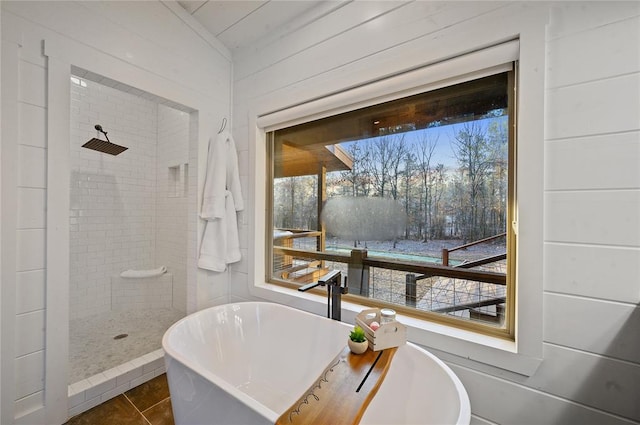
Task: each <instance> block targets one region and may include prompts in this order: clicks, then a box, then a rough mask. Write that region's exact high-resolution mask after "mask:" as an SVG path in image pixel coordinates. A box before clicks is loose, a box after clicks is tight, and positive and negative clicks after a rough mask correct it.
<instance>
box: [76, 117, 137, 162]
mask: <svg viewBox="0 0 640 425" xmlns="http://www.w3.org/2000/svg"><path fill="white" fill-rule="evenodd" d="M93 128H95V129H96V130H98V131H99V132H100V133H102V134H104V137H106V138H107V141H106V142H105V141H104V140H100V139H97V138H95V137H94V138H93V139H91V140H89V141H88V142H87V143H85V144H84V145H82V147H83V148H87V149H92V150H94V151H98V152H102V153H108V154H109V155H113V156H115V155H119V154H121V153H122V152H124V151H126V150H127V149H129V148H125V147H124V146H120V145H116V144H115V143H111V141H109V137H108V136H107V132H106V131H104V130H103V129H102V126H101V125H100V124H96V125H95V126H94V127H93Z"/></svg>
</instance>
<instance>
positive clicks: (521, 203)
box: [236, 13, 546, 376]
mask: <svg viewBox="0 0 640 425" xmlns="http://www.w3.org/2000/svg"><path fill="white" fill-rule="evenodd" d="M544 22H546V15H545V14H544V13H542V14H540V15H539V16H537V18H536V19H533V20H529V19H527V20H526V21H522V22H520V21H518V22H515V21H514V22H513V25H510V28H511V27H517V28H519V30H518V32H517V33H516V34H517V35H516V37H515V38H513V39H512V41H511V42H507V43H503V44H498V45H495V46H493V47H490V48H486V49H482V50H478V51H474V50H473V48H470V47H467V50H466V51H472V53H467V54H462V55H460V56H457V57H453V58H451V59H447V60H437V59H432V60H430V61H427V65H426V66H425V67H424V68H417V67H416V66H415V65H413V66H409V68H404V69H405V70H406V69H409V71H403V72H400V73H398V74H397V75H395V76H393V77H390V78H382V79H381V80H378V81H374V82H373V83H370V84H366V85H364V86H360V85H358V86H356V87H355V88H351V89H349V88H348V87H349V86H348V85H347V86H343V88H340V82H336V83H335V84H334V83H332V84H331V85H330V86H329V87H323V88H322V89H319V88H318V87H317V86H316V87H314V88H313V89H311V88H310V89H309V90H307V92H309V94H307V95H306V96H307V97H306V98H307V99H309V100H308V101H306V102H301V103H300V102H299V101H296V99H299V98H300V97H299V95H300V93H299V92H298V91H297V90H292V93H290V94H289V93H288V92H287V91H285V92H284V93H283V94H282V96H279V97H277V98H276V97H273V96H272V97H269V98H268V99H266V98H265V99H262V100H260V101H257V102H254V103H252V105H250V110H249V127H248V132H249V140H250V141H251V145H250V146H254V147H253V148H251V149H250V152H249V153H250V157H249V164H250V169H251V173H250V177H251V178H252V181H253V183H252V185H253V187H252V193H251V195H250V197H251V199H252V200H253V202H254V203H255V211H253V212H251V213H250V216H249V217H247V219H248V224H249V232H250V234H254V235H256V238H255V240H254V241H253V243H251V244H250V246H249V250H248V263H249V286H248V288H247V292H246V293H245V294H246V295H244V296H243V295H242V292H240V293H239V295H238V294H236V296H240V297H241V298H242V297H249V298H253V299H263V300H268V301H272V302H277V303H283V304H288V305H292V306H295V307H296V308H300V309H303V310H306V311H309V312H312V313H316V314H319V315H324V314H325V313H326V304H325V303H326V300H325V299H323V298H321V297H319V296H317V295H312V294H308V293H300V292H297V291H295V290H291V289H289V288H283V287H281V286H278V285H273V284H269V283H268V282H266V281H265V278H264V277H265V269H264V258H265V255H266V252H265V249H266V246H267V244H266V241H265V238H264V237H263V236H264V235H266V234H267V230H266V227H265V220H264V216H265V213H266V197H265V193H266V186H265V176H266V156H267V151H266V134H267V132H268V131H270V130H273V129H275V128H283V127H287V126H292V125H295V124H298V123H301V122H305V121H308V120H310V119H311V118H321V117H326V116H330V115H335V114H337V113H340V112H344V111H346V110H349V109H353V108H354V105H356V104H361V103H363V102H365V103H366V101H371V100H372V99H375V100H376V101H377V102H380V101H381V100H382V99H383V98H384V97H385V96H388V95H389V94H396V96H397V93H398V92H402V91H404V92H405V93H407V92H411V93H417V92H419V91H424V90H425V87H424V86H420V87H416V80H418V79H420V77H419V74H421V73H425V74H426V75H427V77H425V78H423V79H422V81H425V80H427V81H428V84H429V85H430V86H431V87H442V86H444V85H451V84H455V82H456V81H460V80H461V79H463V78H461V77H464V76H465V75H466V74H468V73H469V72H478V71H482V70H486V71H488V72H495V70H494V69H492V68H494V67H495V66H497V65H498V64H501V63H502V64H503V63H508V62H511V61H514V60H518V61H519V63H520V72H519V74H518V82H517V84H516V91H517V93H518V97H519V98H520V99H522V98H523V97H524V98H526V99H527V102H524V103H522V102H520V103H518V109H519V121H518V123H519V128H518V134H517V136H516V137H517V138H518V157H519V159H518V163H517V172H518V193H519V196H518V205H517V208H516V211H515V217H514V221H513V223H511V224H512V226H513V229H514V231H515V233H516V235H518V236H519V239H518V256H519V257H518V260H517V264H516V273H517V279H518V280H519V282H520V286H519V288H518V291H517V293H516V302H517V305H518V313H517V315H516V317H515V320H516V323H515V341H509V340H506V339H504V338H496V337H492V336H487V335H483V334H479V333H477V332H473V331H469V330H463V329H457V328H454V327H451V326H447V325H442V324H438V323H434V322H428V321H425V320H420V319H415V318H412V317H409V316H406V317H405V316H400V318H401V320H402V321H403V323H404V324H406V325H407V326H408V327H409V329H410V333H409V336H410V340H411V341H412V342H414V343H417V344H420V345H423V346H425V347H427V348H429V349H430V350H431V351H432V352H434V353H435V354H437V355H438V356H439V357H440V358H441V359H443V360H445V361H448V362H450V364H457V365H462V366H465V367H470V368H473V369H479V370H490V369H491V368H492V367H497V368H499V369H501V370H503V371H511V372H515V373H516V374H520V375H527V376H530V375H532V374H533V373H534V372H535V370H537V368H538V366H539V365H540V363H541V361H542V277H543V273H542V263H543V256H542V241H543V226H542V223H543V169H544V167H543V164H544V162H543V160H544V151H543V148H542V140H543V128H544V127H543V123H544V72H542V71H543V68H544V62H545V54H544V25H543V24H544ZM503 29H504V28H503ZM504 30H505V31H506V32H508V31H510V30H509V29H504ZM501 32H503V31H501ZM505 38H506V39H508V37H505V36H504V35H503V36H502V39H505ZM474 43H477V40H469V42H468V43H467V44H469V45H473V44H474ZM488 44H489V43H488ZM488 44H487V45H488ZM505 44H506V46H505ZM521 46H523V48H522V49H521ZM456 47H458V48H462V47H460V46H456ZM505 47H506V50H505ZM400 70H401V68H400ZM423 75H424V74H423ZM320 93H325V95H321V94H320ZM254 143H255V145H254ZM523 158H526V160H524V159H523ZM250 187H251V186H250ZM522 235H526V237H524V238H523V237H522ZM523 258H526V259H527V261H523ZM342 307H343V315H342V318H343V321H344V322H347V323H353V322H354V320H355V315H356V314H357V313H358V312H359V311H360V310H361V309H362V308H363V305H360V304H353V303H350V302H343V306H342ZM486 368H489V369H486Z"/></svg>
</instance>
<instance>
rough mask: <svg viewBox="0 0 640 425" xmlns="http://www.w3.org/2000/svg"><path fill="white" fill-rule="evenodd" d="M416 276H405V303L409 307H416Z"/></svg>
mask: <svg viewBox="0 0 640 425" xmlns="http://www.w3.org/2000/svg"><path fill="white" fill-rule="evenodd" d="M416 280H417V279H416V275H415V274H413V273H407V274H406V276H405V303H406V305H407V306H410V307H415V306H416Z"/></svg>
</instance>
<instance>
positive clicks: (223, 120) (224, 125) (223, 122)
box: [218, 118, 227, 134]
mask: <svg viewBox="0 0 640 425" xmlns="http://www.w3.org/2000/svg"><path fill="white" fill-rule="evenodd" d="M226 126H227V119H226V118H223V119H222V125H221V126H220V130H218V134H220V133H222V131H223V130H224V128H225V127H226Z"/></svg>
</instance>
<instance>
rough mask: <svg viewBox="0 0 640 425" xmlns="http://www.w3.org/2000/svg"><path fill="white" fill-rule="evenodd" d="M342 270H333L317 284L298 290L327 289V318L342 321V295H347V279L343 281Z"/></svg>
mask: <svg viewBox="0 0 640 425" xmlns="http://www.w3.org/2000/svg"><path fill="white" fill-rule="evenodd" d="M341 277H342V274H341V273H340V270H332V271H330V272H329V273H327V274H325V275H324V276H322V277H320V278H319V279H318V281H317V282H312V283H309V284H307V285H304V286H301V287H299V288H298V291H301V292H306V291H308V290H309V289H311V288H315V287H316V286H326V287H327V317H328V318H330V319H333V320H338V321H340V319H341V315H342V313H341V312H342V294H346V293H347V291H348V289H347V277H346V276H345V277H344V280H343V279H341Z"/></svg>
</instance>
